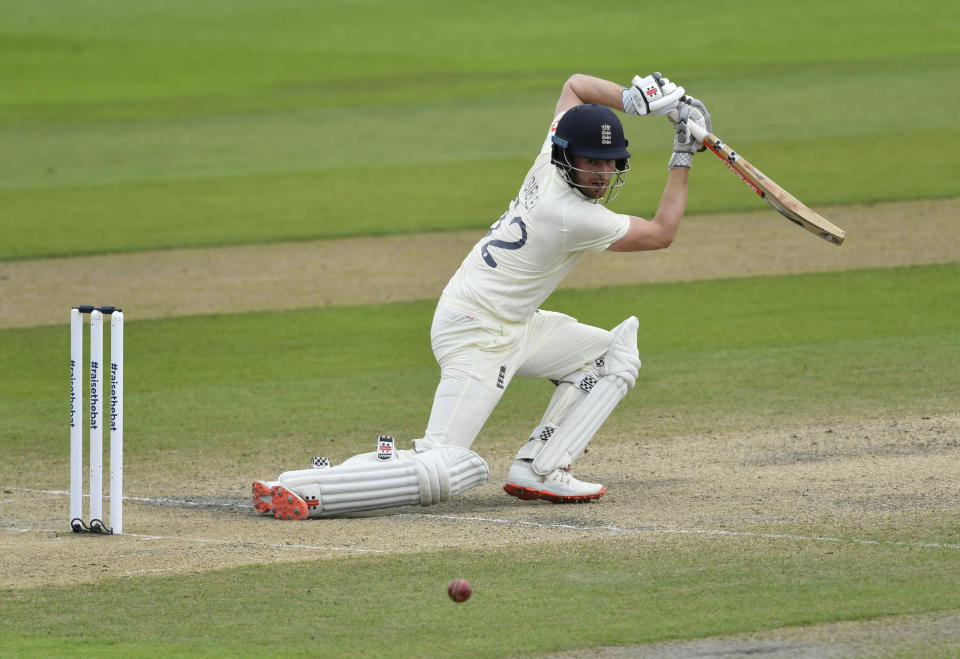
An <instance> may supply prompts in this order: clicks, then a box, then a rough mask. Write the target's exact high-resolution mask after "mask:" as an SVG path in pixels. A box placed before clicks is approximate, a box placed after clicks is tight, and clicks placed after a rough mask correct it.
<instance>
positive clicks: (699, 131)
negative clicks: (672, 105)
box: [667, 110, 708, 142]
mask: <svg viewBox="0 0 960 659" xmlns="http://www.w3.org/2000/svg"><path fill="white" fill-rule="evenodd" d="M667 118H668V119H670V121H671V122H672V123H673V125H674V126H676V125H677V120H678V119H679V118H680V117H679V115H678V114H677V111H676V110H670V112H668V113H667ZM687 125H688V126H689V127H690V134H691V135H693V138H694V139H695V140H697V141H698V142H703V138H704V137H706V136H707V135H708V133H707V131H706V130H705V129H704V127H703V126H701V125H700V124H698V123H697V122H695V121H688V122H687Z"/></svg>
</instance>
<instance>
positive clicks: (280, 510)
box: [273, 485, 320, 519]
mask: <svg viewBox="0 0 960 659" xmlns="http://www.w3.org/2000/svg"><path fill="white" fill-rule="evenodd" d="M319 505H320V502H319V501H317V500H316V499H301V498H300V497H299V496H297V495H296V494H294V493H293V492H292V491H291V490H288V489H287V488H285V487H284V486H283V485H276V486H274V488H273V516H274V517H276V518H277V519H306V518H307V517H309V516H310V509H311V508H316V507H317V506H319Z"/></svg>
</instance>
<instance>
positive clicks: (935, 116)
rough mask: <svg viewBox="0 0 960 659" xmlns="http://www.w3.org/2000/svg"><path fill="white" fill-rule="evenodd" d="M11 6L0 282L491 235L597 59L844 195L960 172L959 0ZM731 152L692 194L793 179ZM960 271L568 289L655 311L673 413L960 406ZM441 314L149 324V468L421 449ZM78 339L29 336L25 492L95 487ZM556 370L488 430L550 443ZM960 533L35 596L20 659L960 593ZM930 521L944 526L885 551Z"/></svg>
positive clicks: (791, 612)
mask: <svg viewBox="0 0 960 659" xmlns="http://www.w3.org/2000/svg"><path fill="white" fill-rule="evenodd" d="M0 16H2V17H3V19H2V20H0V79H2V80H3V93H2V94H0V153H2V156H3V157H2V158H0V275H2V268H3V263H2V262H3V261H9V260H13V259H30V258H37V257H42V256H60V257H70V256H74V255H79V254H91V253H102V252H123V251H142V250H150V249H161V248H169V247H174V246H199V245H225V244H238V243H258V242H275V241H281V240H289V239H313V238H323V237H331V236H352V235H376V234H387V233H415V232H421V231H425V230H454V229H464V228H481V227H485V226H487V225H489V224H490V223H491V222H492V220H493V219H495V218H496V217H497V216H499V215H500V213H501V212H502V209H503V207H504V205H505V203H506V202H507V201H508V200H509V198H510V197H511V196H512V195H513V194H514V189H515V187H516V185H517V184H518V183H519V181H520V177H521V176H522V174H523V172H524V171H525V169H526V167H527V166H528V165H529V162H530V159H531V158H532V155H533V154H534V152H535V151H536V149H537V148H538V146H539V143H540V140H541V139H542V136H543V131H544V130H545V129H546V125H547V123H548V122H549V119H550V118H551V117H550V114H551V110H552V108H553V103H554V102H555V100H556V97H557V94H558V92H559V88H560V85H561V84H562V82H563V81H564V79H565V78H566V77H567V76H568V75H569V74H570V73H573V72H577V71H579V72H585V73H593V74H597V75H601V76H606V77H610V78H613V79H616V80H618V81H622V82H626V81H627V80H628V79H629V77H630V76H631V75H632V74H633V73H638V72H639V73H647V72H650V71H652V70H662V71H664V72H666V73H667V74H668V75H670V76H673V77H674V78H676V79H677V80H678V81H680V82H681V83H683V84H685V85H687V87H688V88H689V90H690V91H691V92H692V93H694V94H696V95H698V96H699V97H701V98H703V99H704V100H706V101H707V102H708V104H709V105H710V107H711V110H712V111H713V116H714V124H715V129H716V131H717V132H718V133H719V134H720V135H721V136H722V137H724V138H725V139H727V140H728V141H729V142H730V143H731V144H733V145H734V147H735V148H736V149H738V150H739V151H740V152H742V153H744V154H745V155H746V156H747V157H748V158H750V159H751V160H752V161H754V162H755V163H756V164H758V165H759V166H760V167H761V168H762V169H763V170H764V171H766V172H767V173H768V174H770V175H771V176H773V177H774V178H775V179H777V180H779V181H780V182H782V183H784V184H785V185H786V187H787V188H788V189H789V190H791V192H793V193H794V194H796V195H797V196H799V197H800V198H802V199H804V200H805V201H807V202H808V203H810V204H811V205H815V206H816V205H822V204H842V203H861V202H873V201H880V200H901V199H918V198H933V197H955V196H957V195H958V193H960V187H958V183H957V181H958V180H960V156H958V155H957V149H955V148H954V146H955V145H956V144H958V143H960V129H958V127H957V126H958V124H957V122H956V120H955V116H954V115H955V113H954V108H956V107H957V106H958V105H960V45H958V44H960V9H958V6H957V4H956V3H954V2H946V1H942V2H935V1H931V0H922V1H919V2H913V3H909V4H907V5H904V4H903V3H900V2H895V1H890V0H883V1H880V2H870V3H867V2H849V3H837V2H827V1H806V2H794V3H776V4H775V3H766V2H760V1H759V0H750V1H744V2H734V1H732V0H731V1H722V2H705V1H699V2H688V3H683V4H676V3H673V4H670V3H660V4H652V3H608V4H605V5H601V6H597V7H590V8H587V7H586V6H585V5H582V4H576V3H568V4H562V5H557V3H547V2H525V3H517V2H509V3H508V2H491V3H474V4H470V5H463V6H461V5H458V4H456V3H449V2H441V1H437V2H388V1H385V0H379V1H378V0H356V1H355V2H345V1H343V2H333V1H330V2H319V3H308V2H293V1H278V2H270V3H266V2H253V1H252V0H233V1H230V2H227V1H226V0H223V1H211V2H182V1H174V2H163V3H129V2H120V1H119V0H110V1H107V0H103V1H99V2H97V1H89V0H88V1H85V0H77V1H67V0H63V1H59V2H54V1H51V2H43V3H23V2H12V1H9V0H0ZM626 126H627V132H628V137H629V139H630V141H631V151H632V152H633V153H634V155H635V158H634V161H633V166H634V170H633V172H632V173H631V175H630V176H631V182H630V185H629V186H628V188H626V191H625V193H624V194H623V195H622V196H621V199H620V200H618V201H617V204H616V208H617V209H618V210H624V211H627V210H630V211H634V212H638V213H652V211H653V209H654V205H655V203H656V200H657V199H658V197H659V194H660V190H661V188H662V186H663V182H664V181H665V178H666V170H665V164H666V160H667V158H668V154H669V144H670V135H669V132H668V129H667V126H666V122H665V121H664V120H662V119H655V120H641V119H635V118H630V119H629V120H628V122H627V124H626ZM701 158H704V159H706V160H707V162H700V163H699V164H698V165H697V167H696V168H695V170H694V173H693V179H694V187H693V189H692V192H691V197H690V208H691V211H693V212H708V211H717V210H736V209H755V208H756V207H757V205H758V204H759V203H761V202H759V201H758V200H757V199H756V198H755V197H754V196H752V195H751V194H750V193H749V192H748V191H747V190H746V189H745V188H743V186H742V185H740V184H739V183H737V182H736V181H733V180H731V178H732V176H731V174H730V173H729V172H727V171H725V170H724V168H722V167H721V166H719V164H718V163H714V162H710V161H709V160H710V159H709V158H705V157H704V156H701ZM784 230H785V231H786V230H790V229H789V227H787V226H785V227H784ZM890 236H891V241H895V240H896V227H891V228H890ZM951 238H952V237H951ZM824 249H834V248H833V247H831V246H827V245H824ZM840 249H844V247H841V248H840ZM958 270H960V268H958V265H957V264H945V265H938V266H925V267H914V268H896V269H875V270H865V271H859V272H846V273H842V274H841V273H824V274H817V275H794V276H781V277H764V278H754V279H743V280H724V281H713V282H695V283H678V284H661V285H656V286H638V287H622V288H610V289H600V290H595V291H563V292H560V293H557V294H556V295H555V296H554V297H553V298H552V299H551V301H550V306H551V307H552V308H555V309H558V310H563V311H567V312H569V313H572V314H574V315H577V316H578V317H580V319H581V320H583V321H585V322H590V323H595V324H598V325H605V326H610V325H612V324H615V323H616V322H619V320H621V319H622V318H623V317H624V316H626V315H628V314H631V313H636V314H637V315H639V316H641V335H640V343H641V346H643V347H642V349H641V352H642V356H643V358H644V368H643V370H642V375H641V380H640V384H639V385H638V390H639V391H642V392H643V396H633V397H631V398H630V399H628V401H629V404H625V405H624V406H622V407H621V408H620V409H618V410H617V413H616V417H615V419H614V420H612V421H613V423H614V424H615V426H616V427H617V428H630V429H631V432H635V433H637V434H638V435H639V434H644V435H647V436H650V435H654V436H658V437H668V436H673V435H674V434H678V435H679V434H684V433H698V432H702V431H705V430H711V431H735V430H737V429H738V428H742V427H750V428H756V427H771V428H777V427H790V426H793V425H797V424H808V423H817V422H820V421H822V420H828V421H829V420H837V419H840V418H845V417H848V416H850V415H861V416H862V417H865V418H869V417H874V416H877V417H879V416H884V417H886V416H895V415H901V414H902V415H914V416H919V415H923V414H936V413H952V412H955V411H956V410H957V408H958V398H957V393H956V392H957V391H960V375H958V374H960V342H958V340H957V339H958V327H960V309H958V306H957V304H956V300H957V299H960V295H958V294H960V290H958V289H960V271H958ZM3 285H4V283H3V279H2V277H0V292H2V290H3V288H2V287H3ZM432 306H433V304H432V302H417V303H405V304H394V305H387V306H379V307H350V308H332V309H322V310H303V311H291V312H282V313H270V314H239V315H229V316H227V315H221V316H208V317H191V318H181V319H167V320H153V321H143V320H137V319H135V318H131V319H129V322H128V325H127V337H128V339H127V358H126V366H127V378H128V379H127V390H126V393H127V401H126V405H127V408H126V432H127V435H128V438H129V440H128V442H127V447H126V451H127V457H128V460H129V464H130V465H131V466H132V467H140V468H145V467H146V466H149V465H150V464H153V463H155V461H156V460H158V459H159V456H164V455H178V456H183V455H189V454H191V453H195V454H196V459H197V460H198V461H200V462H202V463H204V464H211V463H215V462H216V461H217V460H218V459H222V456H223V455H224V454H226V455H229V456H230V458H229V459H230V461H231V464H238V465H240V467H246V466H252V465H256V464H259V463H261V462H262V460H263V455H264V454H263V451H264V449H263V443H264V438H276V437H279V438H283V439H284V440H285V441H289V442H291V445H293V446H296V447H297V448H298V449H299V448H302V449H304V450H306V449H308V448H309V449H311V450H313V449H317V450H320V449H323V450H324V451H327V452H329V453H330V454H331V455H336V456H338V458H340V459H342V458H344V457H346V456H347V455H349V454H352V453H353V452H356V451H358V450H363V449H365V448H367V446H366V444H367V443H368V442H367V441H366V438H369V436H370V435H371V434H372V433H375V432H378V431H391V432H395V433H396V434H397V435H398V436H401V437H411V436H417V435H418V434H419V433H420V432H421V431H422V429H423V426H424V424H425V422H426V416H427V414H428V411H429V410H428V406H429V401H430V398H431V396H432V392H433V388H434V386H435V384H436V377H437V369H436V365H435V364H434V362H433V358H432V356H431V354H430V350H429V344H428V336H427V332H428V328H429V318H430V314H431V311H432ZM6 311H7V312H8V313H16V310H6ZM67 337H68V331H67V329H66V327H65V326H61V327H37V328H28V329H5V330H0V372H2V373H4V377H3V378H2V379H0V452H2V456H3V465H2V467H0V474H2V475H3V479H2V480H3V482H2V483H0V485H4V486H29V487H48V488H63V487H65V480H66V478H65V475H66V454H65V449H66V430H65V428H66V409H65V399H66V393H67V388H68V380H67V371H66V367H65V362H66V357H67V354H66V352H67V348H66V346H67V340H68V339H67ZM318 346H323V349H322V350H321V349H318ZM385 365H388V366H385ZM542 385H543V383H531V382H523V381H518V382H516V383H514V384H513V385H512V386H511V389H510V391H509V392H508V393H507V395H506V397H505V399H504V402H503V404H502V405H501V406H500V407H499V408H498V409H497V411H496V413H495V414H494V416H493V418H492V419H491V421H490V423H489V424H488V427H487V428H486V429H485V431H484V438H483V439H484V441H485V442H486V443H485V447H489V448H490V449H491V450H503V451H505V450H507V447H509V446H514V445H515V442H516V432H517V429H518V428H521V429H522V430H521V432H525V431H526V430H527V429H528V428H529V427H531V425H532V424H533V423H535V422H536V416H537V414H538V413H539V411H540V409H542V406H543V400H544V398H545V392H544V389H543V386H542ZM787 385H788V386H787ZM371 408H373V409H374V410H375V412H376V413H375V415H374V414H373V413H372V412H371ZM651 410H655V411H656V413H651ZM320 431H322V433H323V437H324V440H323V441H324V442H326V441H328V440H329V442H330V443H329V444H322V445H320V446H317V444H316V437H317V434H318V432H320ZM133 438H136V441H133ZM334 440H336V441H335V442H334ZM51 465H52V466H51ZM23 479H27V480H28V481H29V482H23ZM134 494H135V493H134ZM128 523H129V522H128ZM0 524H2V520H0ZM957 525H958V520H957V519H956V516H955V515H954V516H953V517H950V516H946V517H945V518H944V519H939V520H936V521H931V520H927V519H925V518H922V517H920V518H917V519H916V521H915V522H914V523H913V524H912V526H911V527H910V528H905V529H901V530H900V531H901V532H902V535H899V536H897V537H885V536H882V535H881V532H882V529H877V530H876V537H873V538H872V540H874V541H876V542H877V543H878V544H875V545H871V544H862V543H854V542H831V543H812V542H800V541H797V540H795V539H790V538H785V537H784V538H765V537H722V538H718V539H711V541H710V542H680V541H668V540H665V539H664V538H661V537H656V536H650V535H644V534H643V533H636V534H632V535H629V534H628V535H624V536H617V537H604V539H603V540H602V541H601V540H598V541H596V542H565V543H556V544H546V543H544V544H540V545H537V547H536V550H535V551H531V550H530V549H529V548H524V547H512V548H508V549H503V550H490V549H486V550H476V551H471V550H468V549H457V550H449V551H440V552H433V553H430V554H428V555H389V556H380V557H350V558H345V559H338V560H317V561H305V562H298V563H293V564H280V565H277V564H272V565H264V566H248V567H243V568H225V569H221V570H215V571H211V572H203V573H192V574H189V575H186V576H169V577H156V576H143V577H129V578H124V579H122V580H106V581H102V582H100V583H97V584H95V585H82V586H62V587H39V588H25V589H6V590H3V591H0V655H3V656H79V655H93V654H97V655H113V656H137V655H142V656H148V655H149V656H157V655H204V656H226V655H232V656H237V655H246V656H251V655H261V656H262V655H264V654H270V655H317V654H326V655H331V656H333V655H336V656H344V655H349V654H357V653H360V652H364V653H366V654H367V655H369V656H391V655H408V656H413V655H453V654H474V655H477V656H503V655H525V654H533V653H537V652H546V651H554V650H563V649H575V648H590V647H597V646H600V645H631V644H639V643H647V642H652V641H656V640H663V639H669V638H699V637H704V636H715V635H726V634H734V633H738V632H744V631H763V630H769V629H774V628H779V627H789V626H798V625H805V624H815V623H822V622H829V621H838V620H854V621H855V620H863V619H868V618H874V617H878V616H885V615H902V614H909V613H924V612H932V611H939V610H948V609H957V608H958V607H960V594H958V592H957V589H956V587H955V586H956V584H955V583H953V580H951V579H949V578H944V577H945V575H951V574H954V573H955V572H956V565H957V562H958V556H960V554H958V550H957V549H955V548H954V547H955V545H956V542H957V538H956V529H957ZM791 532H792V533H794V532H795V533H796V534H797V535H807V536H809V537H814V536H822V535H830V536H832V535H835V534H836V533H837V530H836V529H835V528H833V527H832V526H831V523H830V520H829V519H820V520H808V521H806V522H803V523H796V524H795V525H794V527H793V528H792V529H791ZM900 540H907V541H909V542H912V543H923V542H925V543H932V544H934V545H937V546H927V547H922V546H920V545H919V544H912V545H895V544H887V542H886V541H891V542H892V541H900ZM51 541H52V540H51ZM108 541H109V540H108ZM453 571H456V572H457V574H459V575H462V576H464V577H466V578H468V579H469V580H471V581H472V582H473V584H474V587H475V595H474V597H473V598H472V599H471V600H470V601H469V602H468V603H467V604H465V605H461V606H454V605H452V604H451V603H450V602H449V601H448V600H446V597H445V595H444V593H443V588H444V585H445V584H446V582H447V581H449V579H450V575H451V573H452V572H453ZM277 608H279V609H280V610H281V611H282V612H283V614H284V615H283V616H282V619H281V617H280V616H274V617H271V612H272V611H274V610H275V609H277Z"/></svg>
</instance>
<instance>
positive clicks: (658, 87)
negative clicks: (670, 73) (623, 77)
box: [621, 73, 683, 117]
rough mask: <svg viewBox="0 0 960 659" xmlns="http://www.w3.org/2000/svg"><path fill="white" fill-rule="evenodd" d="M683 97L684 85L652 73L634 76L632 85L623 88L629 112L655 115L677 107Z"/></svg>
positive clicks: (624, 100) (623, 100)
mask: <svg viewBox="0 0 960 659" xmlns="http://www.w3.org/2000/svg"><path fill="white" fill-rule="evenodd" d="M682 97H683V87H680V86H678V85H676V84H674V83H672V82H670V79H669V78H664V77H663V76H661V75H660V74H659V73H651V74H650V75H648V76H646V77H643V78H641V77H640V76H633V81H632V86H631V87H628V88H627V89H624V90H623V94H622V95H621V100H622V102H623V111H624V112H626V113H627V114H636V115H641V116H649V117H655V116H657V115H661V114H666V113H667V112H670V110H673V109H675V108H676V107H677V104H678V103H679V102H680V99H681V98H682Z"/></svg>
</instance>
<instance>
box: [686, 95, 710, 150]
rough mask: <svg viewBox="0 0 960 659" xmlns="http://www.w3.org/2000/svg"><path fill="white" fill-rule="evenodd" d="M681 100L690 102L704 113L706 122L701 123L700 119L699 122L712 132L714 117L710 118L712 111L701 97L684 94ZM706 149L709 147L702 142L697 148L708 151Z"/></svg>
mask: <svg viewBox="0 0 960 659" xmlns="http://www.w3.org/2000/svg"><path fill="white" fill-rule="evenodd" d="M681 100H682V101H683V102H684V103H689V104H690V106H691V107H692V108H694V109H696V110H699V111H700V114H702V115H703V119H704V122H705V123H700V122H699V121H698V122H697V123H698V124H700V125H701V126H702V127H703V128H704V130H706V131H707V132H708V133H712V132H713V119H711V118H710V113H709V112H707V106H706V105H704V104H703V101H701V100H700V99H699V98H694V97H693V96H684V97H683V98H682V99H681ZM706 150H707V147H705V146H704V145H703V144H701V145H700V148H699V149H697V151H706Z"/></svg>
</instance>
